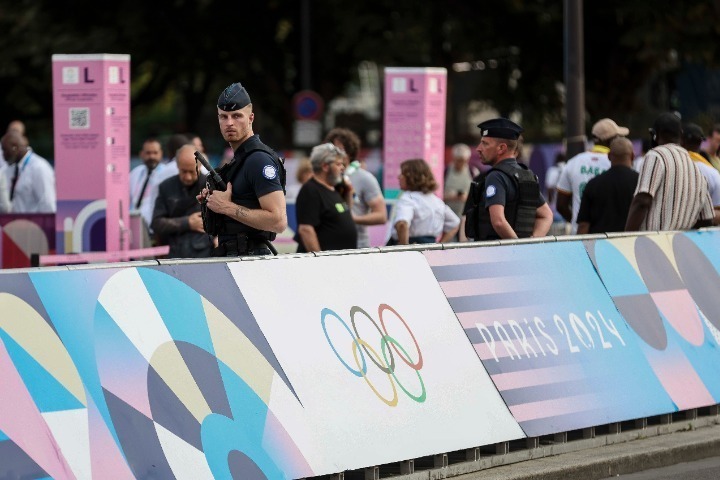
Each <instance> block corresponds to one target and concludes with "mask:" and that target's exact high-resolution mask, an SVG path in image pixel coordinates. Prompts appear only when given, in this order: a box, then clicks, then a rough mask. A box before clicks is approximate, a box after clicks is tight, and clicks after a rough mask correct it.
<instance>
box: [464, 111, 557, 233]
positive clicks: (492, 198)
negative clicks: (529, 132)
mask: <svg viewBox="0 0 720 480" xmlns="http://www.w3.org/2000/svg"><path fill="white" fill-rule="evenodd" d="M478 128H480V131H481V134H482V139H481V140H480V144H479V145H478V147H477V152H478V155H479V156H480V160H481V161H482V162H483V163H484V164H485V165H490V166H492V168H491V169H490V170H489V171H488V172H487V174H483V175H481V176H479V177H478V178H477V179H476V181H475V182H473V185H472V187H471V195H470V197H469V198H468V203H467V204H466V211H465V215H466V217H467V218H466V223H465V234H466V236H467V237H468V238H473V239H474V240H496V239H506V238H525V237H530V236H533V237H542V236H545V235H546V234H547V232H548V231H549V230H550V225H552V210H550V207H548V205H547V202H545V199H544V198H543V196H542V194H541V193H540V186H539V184H538V180H537V177H536V176H535V174H534V173H532V172H531V171H530V170H528V169H527V167H525V166H524V165H522V164H520V163H518V162H517V160H516V158H515V156H516V150H517V145H518V139H519V138H520V134H521V133H522V131H523V129H522V127H520V125H518V124H516V123H515V122H512V121H510V120H508V119H507V118H495V119H492V120H487V121H485V122H483V123H481V124H479V125H478ZM471 197H472V198H471Z"/></svg>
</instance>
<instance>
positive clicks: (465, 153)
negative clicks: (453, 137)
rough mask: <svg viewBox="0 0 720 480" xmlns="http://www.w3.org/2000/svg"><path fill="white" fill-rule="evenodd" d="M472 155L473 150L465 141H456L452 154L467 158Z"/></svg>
mask: <svg viewBox="0 0 720 480" xmlns="http://www.w3.org/2000/svg"><path fill="white" fill-rule="evenodd" d="M470 155H472V150H470V147H468V146H467V145H465V144H464V143H456V144H455V145H453V147H452V156H453V158H458V157H460V158H464V159H465V160H467V159H469V158H470Z"/></svg>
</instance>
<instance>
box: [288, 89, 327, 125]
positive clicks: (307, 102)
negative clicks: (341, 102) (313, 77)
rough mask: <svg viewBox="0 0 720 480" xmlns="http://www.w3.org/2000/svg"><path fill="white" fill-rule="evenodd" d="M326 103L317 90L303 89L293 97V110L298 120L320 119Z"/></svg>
mask: <svg viewBox="0 0 720 480" xmlns="http://www.w3.org/2000/svg"><path fill="white" fill-rule="evenodd" d="M324 109H325V103H324V102H323V99H322V97H321V96H320V95H318V93H317V92H313V91H312V90H302V91H300V92H298V93H296V94H295V96H294V97H293V111H294V112H295V118H296V119H297V120H319V119H320V117H321V116H322V114H323V110H324Z"/></svg>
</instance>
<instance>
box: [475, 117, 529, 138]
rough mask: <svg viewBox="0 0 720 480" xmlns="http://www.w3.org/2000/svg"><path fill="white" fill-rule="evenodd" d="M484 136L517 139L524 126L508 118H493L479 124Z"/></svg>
mask: <svg viewBox="0 0 720 480" xmlns="http://www.w3.org/2000/svg"><path fill="white" fill-rule="evenodd" d="M478 128H479V129H480V133H481V134H482V136H483V137H492V138H507V139H509V140H517V139H518V138H519V137H520V134H521V133H522V131H523V128H522V127H521V126H520V125H518V124H517V123H515V122H513V121H511V120H508V119H507V118H493V119H492V120H486V121H484V122H482V123H480V124H478Z"/></svg>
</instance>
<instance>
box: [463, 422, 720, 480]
mask: <svg viewBox="0 0 720 480" xmlns="http://www.w3.org/2000/svg"><path fill="white" fill-rule="evenodd" d="M718 455H720V427H718V426H713V427H705V428H701V429H698V430H690V431H680V432H675V433H672V434H667V435H660V436H657V437H652V438H645V439H639V440H634V441H631V442H627V443H622V444H614V445H609V446H606V447H603V448H599V449H594V450H592V451H587V450H585V451H577V452H572V453H566V454H562V455H557V456H555V457H547V458H543V459H538V460H535V461H532V462H523V463H518V464H514V465H508V466H503V467H498V468H496V469H492V470H485V471H482V472H476V473H473V474H470V475H463V476H460V477H456V478H457V479H458V480H472V479H479V478H482V479H483V480H540V479H542V480H565V479H578V478H582V479H586V480H591V479H601V478H607V477H613V476H616V475H619V474H627V473H633V472H638V471H642V470H648V469H651V468H659V467H666V466H669V465H675V464H677V463H681V462H691V461H694V460H700V459H703V458H707V457H713V456H718Z"/></svg>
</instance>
